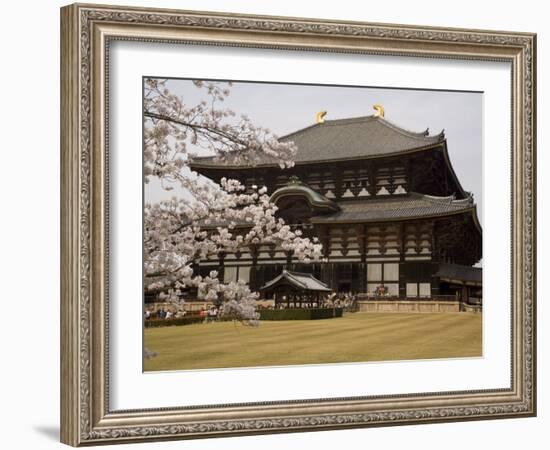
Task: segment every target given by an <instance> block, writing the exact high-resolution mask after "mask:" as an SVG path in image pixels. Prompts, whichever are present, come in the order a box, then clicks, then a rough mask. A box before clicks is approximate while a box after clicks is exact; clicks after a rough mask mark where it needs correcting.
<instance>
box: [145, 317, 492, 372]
mask: <svg viewBox="0 0 550 450" xmlns="http://www.w3.org/2000/svg"><path fill="white" fill-rule="evenodd" d="M481 342H482V341H481V314H474V313H434V314H404V313H393V314H391V313H389V314H384V313H355V314H345V316H344V317H342V318H337V319H326V320H303V321H302V320H300V321H295V320H288V321H279V322H272V321H265V322H262V323H261V324H260V326H259V327H255V328H253V327H247V326H243V325H241V324H235V323H232V322H220V323H212V324H196V325H184V326H173V327H163V328H147V329H145V346H146V347H147V348H148V349H149V350H152V351H156V352H158V356H156V357H155V358H152V359H147V360H145V370H146V371H150V370H178V369H179V370H182V369H210V368H221V367H251V366H279V365H288V364H320V363H337V362H358V361H383V360H406V359H425V358H453V357H471V356H481Z"/></svg>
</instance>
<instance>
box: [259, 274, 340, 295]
mask: <svg viewBox="0 0 550 450" xmlns="http://www.w3.org/2000/svg"><path fill="white" fill-rule="evenodd" d="M281 281H287V282H288V283H289V284H291V285H292V286H294V287H296V288H297V289H301V290H304V291H319V292H330V291H331V289H330V288H329V287H328V286H327V285H326V284H325V283H323V282H322V281H320V280H318V279H317V278H315V277H314V276H313V275H311V274H309V273H301V272H291V271H290V270H283V271H282V273H281V274H280V275H278V276H276V277H275V278H273V279H272V280H271V281H268V282H267V283H266V284H264V285H263V286H262V287H261V288H260V290H266V289H269V288H271V287H273V286H275V285H277V284H278V283H280V282H281Z"/></svg>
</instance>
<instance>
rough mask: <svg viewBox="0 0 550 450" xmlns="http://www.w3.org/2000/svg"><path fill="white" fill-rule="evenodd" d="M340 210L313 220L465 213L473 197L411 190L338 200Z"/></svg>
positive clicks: (416, 216)
mask: <svg viewBox="0 0 550 450" xmlns="http://www.w3.org/2000/svg"><path fill="white" fill-rule="evenodd" d="M337 205H338V206H339V208H340V211H339V212H336V213H334V214H330V215H323V216H321V215H318V216H313V217H312V218H311V222H312V223H336V222H343V223H357V222H377V221H385V220H400V219H413V218H421V217H432V216H440V215H441V216H446V215H451V214H455V213H461V212H466V211H468V210H473V209H474V208H475V206H474V202H473V198H472V197H468V198H465V199H461V200H456V199H455V198H454V196H448V197H436V196H432V195H424V194H419V193H416V192H411V193H409V194H407V195H402V196H389V195H388V196H385V197H383V198H366V199H364V200H349V201H341V202H338V203H337Z"/></svg>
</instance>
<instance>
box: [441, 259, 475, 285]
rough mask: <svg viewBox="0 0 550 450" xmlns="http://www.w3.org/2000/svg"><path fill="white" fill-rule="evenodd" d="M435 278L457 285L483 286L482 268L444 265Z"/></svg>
mask: <svg viewBox="0 0 550 450" xmlns="http://www.w3.org/2000/svg"><path fill="white" fill-rule="evenodd" d="M434 277H439V278H440V279H441V280H443V281H447V282H450V283H456V284H469V285H475V286H481V284H482V280H483V269H482V268H481V267H473V266H463V265H460V264H449V263H442V264H440V265H439V270H438V271H437V272H436V273H435V275H434Z"/></svg>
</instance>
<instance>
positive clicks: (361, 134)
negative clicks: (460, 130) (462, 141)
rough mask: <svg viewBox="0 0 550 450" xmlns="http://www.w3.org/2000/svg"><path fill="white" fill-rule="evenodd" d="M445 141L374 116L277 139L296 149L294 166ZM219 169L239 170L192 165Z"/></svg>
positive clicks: (211, 162) (200, 160)
mask: <svg viewBox="0 0 550 450" xmlns="http://www.w3.org/2000/svg"><path fill="white" fill-rule="evenodd" d="M444 140H445V135H444V133H443V132H441V133H439V134H436V135H430V134H429V132H428V129H426V130H425V131H422V132H413V131H409V130H406V129H404V128H401V127H399V126H397V125H394V124H393V123H391V122H389V121H387V120H386V119H384V118H382V117H380V116H375V115H372V116H364V117H355V118H348V119H337V120H326V121H324V122H323V123H317V124H314V125H311V126H309V127H306V128H303V129H301V130H298V131H295V132H293V133H291V134H287V135H286V136H283V137H281V138H279V141H281V142H289V141H292V142H294V143H295V144H296V146H297V147H298V152H297V154H296V157H295V160H294V161H295V163H296V164H305V163H312V162H324V161H340V160H347V159H360V158H376V157H383V156H389V155H394V154H400V153H407V152H411V151H415V150H420V149H423V148H427V147H432V146H434V145H437V144H439V143H441V142H443V141H444ZM276 165H277V164H276V161H275V160H274V159H272V158H270V157H268V156H263V157H261V158H259V160H257V161H256V166H276ZM220 166H224V167H231V168H240V167H241V166H240V165H238V164H232V163H231V161H224V162H220V161H218V160H216V159H215V158H214V157H211V156H208V157H196V158H194V160H193V162H192V164H191V167H195V168H197V169H198V168H201V167H204V168H206V167H220ZM242 167H243V168H244V167H249V166H242Z"/></svg>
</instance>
